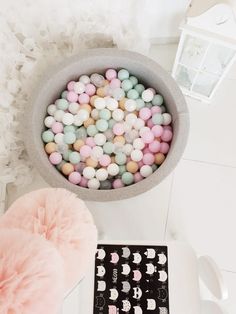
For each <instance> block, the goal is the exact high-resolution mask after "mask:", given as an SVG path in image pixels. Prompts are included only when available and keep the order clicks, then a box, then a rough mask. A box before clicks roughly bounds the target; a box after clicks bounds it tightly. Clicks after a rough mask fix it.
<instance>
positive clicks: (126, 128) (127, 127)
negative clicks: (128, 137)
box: [123, 122, 132, 133]
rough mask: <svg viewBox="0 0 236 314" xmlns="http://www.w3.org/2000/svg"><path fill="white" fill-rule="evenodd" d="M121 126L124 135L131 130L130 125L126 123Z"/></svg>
mask: <svg viewBox="0 0 236 314" xmlns="http://www.w3.org/2000/svg"><path fill="white" fill-rule="evenodd" d="M123 126H124V131H125V133H128V132H130V131H131V130H132V125H130V124H129V123H128V122H124V123H123Z"/></svg>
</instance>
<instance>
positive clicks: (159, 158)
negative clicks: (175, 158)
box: [155, 153, 166, 165]
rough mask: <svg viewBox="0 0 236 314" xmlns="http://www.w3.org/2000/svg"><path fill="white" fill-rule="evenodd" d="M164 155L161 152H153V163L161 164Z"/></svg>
mask: <svg viewBox="0 0 236 314" xmlns="http://www.w3.org/2000/svg"><path fill="white" fill-rule="evenodd" d="M165 158H166V157H165V155H164V154H162V153H157V154H155V164H156V165H161V164H162V163H163V161H164V160H165Z"/></svg>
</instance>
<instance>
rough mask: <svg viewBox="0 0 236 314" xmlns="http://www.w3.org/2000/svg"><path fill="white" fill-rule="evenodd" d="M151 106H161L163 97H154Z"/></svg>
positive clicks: (157, 95)
mask: <svg viewBox="0 0 236 314" xmlns="http://www.w3.org/2000/svg"><path fill="white" fill-rule="evenodd" d="M152 104H153V105H154V106H161V105H162V104H163V97H162V96H161V95H159V94H156V95H154V97H153V99H152Z"/></svg>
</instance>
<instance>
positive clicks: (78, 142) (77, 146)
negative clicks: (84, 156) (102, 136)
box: [73, 139, 85, 152]
mask: <svg viewBox="0 0 236 314" xmlns="http://www.w3.org/2000/svg"><path fill="white" fill-rule="evenodd" d="M84 144H85V143H84V141H83V140H82V139H79V140H76V141H75V143H74V144H73V148H74V149H75V150H76V151H78V152H79V151H80V148H81V147H82V146H84Z"/></svg>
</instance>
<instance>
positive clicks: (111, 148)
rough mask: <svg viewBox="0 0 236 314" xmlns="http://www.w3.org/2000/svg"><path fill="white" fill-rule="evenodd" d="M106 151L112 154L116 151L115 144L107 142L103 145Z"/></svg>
mask: <svg viewBox="0 0 236 314" xmlns="http://www.w3.org/2000/svg"><path fill="white" fill-rule="evenodd" d="M103 150H104V153H106V154H108V155H111V154H112V153H113V152H114V144H113V143H111V142H106V143H105V144H104V145H103Z"/></svg>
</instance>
